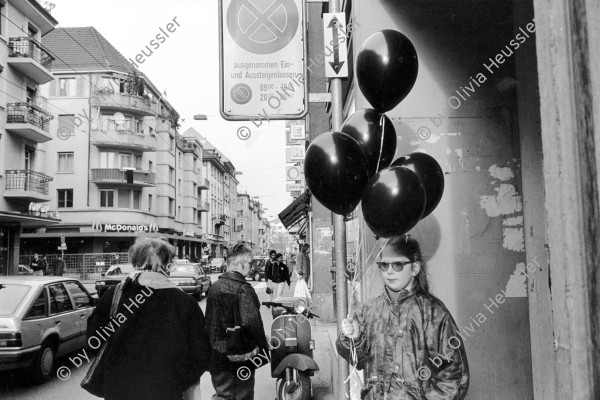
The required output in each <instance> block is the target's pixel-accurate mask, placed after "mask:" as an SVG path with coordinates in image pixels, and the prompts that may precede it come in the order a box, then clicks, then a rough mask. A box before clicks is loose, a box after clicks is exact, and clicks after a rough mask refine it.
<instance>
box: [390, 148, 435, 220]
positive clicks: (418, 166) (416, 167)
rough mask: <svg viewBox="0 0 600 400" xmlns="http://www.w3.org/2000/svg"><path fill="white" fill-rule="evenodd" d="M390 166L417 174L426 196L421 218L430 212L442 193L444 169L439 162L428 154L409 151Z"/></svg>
mask: <svg viewBox="0 0 600 400" xmlns="http://www.w3.org/2000/svg"><path fill="white" fill-rule="evenodd" d="M392 166H394V167H396V166H397V167H406V168H408V169H410V170H411V171H414V172H415V173H416V174H417V176H418V177H419V179H421V182H423V186H424V187H425V195H426V197H427V201H426V203H425V212H424V213H423V218H425V217H426V216H428V215H429V214H431V212H432V211H433V210H434V209H435V208H436V207H437V205H438V204H439V203H440V200H441V199H442V195H443V194H444V171H442V167H440V164H438V162H437V161H436V160H435V158H433V157H431V156H430V155H429V154H425V153H410V154H407V155H405V156H402V157H400V158H399V159H397V160H395V161H394V162H393V163H392Z"/></svg>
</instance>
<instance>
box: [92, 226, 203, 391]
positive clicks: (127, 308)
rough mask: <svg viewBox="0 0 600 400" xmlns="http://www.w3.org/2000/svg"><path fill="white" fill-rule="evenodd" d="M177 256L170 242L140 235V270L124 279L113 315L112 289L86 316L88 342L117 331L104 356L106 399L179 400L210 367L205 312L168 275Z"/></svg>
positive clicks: (136, 260) (133, 252)
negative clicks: (99, 334)
mask: <svg viewBox="0 0 600 400" xmlns="http://www.w3.org/2000/svg"><path fill="white" fill-rule="evenodd" d="M174 256H175V248H174V247H173V246H171V245H170V244H169V243H167V242H166V241H164V240H162V239H158V238H149V237H140V238H138V239H137V240H136V242H135V244H134V245H133V246H132V247H131V248H130V249H129V260H130V262H131V263H132V264H133V266H134V267H135V268H136V269H140V270H142V272H141V273H140V272H137V271H136V272H134V273H133V274H132V275H130V276H129V277H128V278H127V280H126V281H125V284H124V285H123V290H122V294H121V301H120V302H119V306H118V307H117V309H116V314H115V317H113V318H110V306H111V303H112V298H113V295H115V289H114V288H111V289H110V290H109V291H108V292H107V293H106V294H105V295H103V296H102V297H101V298H100V300H99V301H98V303H97V306H96V309H95V310H94V312H93V313H92V315H91V316H90V318H89V320H88V325H87V339H88V342H90V341H91V343H94V340H97V339H99V338H98V332H113V330H114V333H112V334H110V335H109V337H108V338H107V344H106V346H107V347H106V350H105V352H104V355H103V357H106V358H105V361H104V363H103V365H104V368H103V374H104V397H105V398H106V399H107V400H134V399H139V400H181V399H182V397H183V395H184V392H186V391H187V390H188V389H190V390H193V388H194V387H195V385H197V384H198V383H199V381H200V376H201V375H202V374H203V373H204V371H205V370H206V368H207V365H208V361H209V360H210V353H211V349H210V343H209V340H208V334H207V331H206V326H205V319H204V315H203V313H202V310H201V309H200V307H199V305H198V303H197V302H196V301H194V299H193V298H192V297H191V296H189V295H188V294H186V293H184V292H183V291H182V290H181V289H179V288H178V287H177V286H175V285H173V284H172V283H170V282H169V280H168V277H167V274H166V268H167V266H168V265H169V263H171V261H172V259H173V257H174ZM94 337H95V338H96V339H92V338H94Z"/></svg>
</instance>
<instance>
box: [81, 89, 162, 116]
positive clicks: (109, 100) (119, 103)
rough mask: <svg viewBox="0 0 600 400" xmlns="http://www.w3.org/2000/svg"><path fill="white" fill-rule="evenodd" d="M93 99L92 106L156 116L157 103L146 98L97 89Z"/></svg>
mask: <svg viewBox="0 0 600 400" xmlns="http://www.w3.org/2000/svg"><path fill="white" fill-rule="evenodd" d="M94 95H95V96H94V97H92V106H94V107H98V106H100V107H102V108H103V109H106V110H116V111H119V110H127V111H130V112H133V113H137V114H141V115H146V116H150V115H155V114H156V101H154V100H151V99H149V98H146V97H142V96H138V95H134V94H129V93H115V92H114V90H110V89H109V90H102V89H97V90H95V91H94Z"/></svg>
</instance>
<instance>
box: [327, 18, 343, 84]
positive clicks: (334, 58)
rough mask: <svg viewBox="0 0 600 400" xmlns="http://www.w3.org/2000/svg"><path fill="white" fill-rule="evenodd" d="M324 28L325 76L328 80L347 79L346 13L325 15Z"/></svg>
mask: <svg viewBox="0 0 600 400" xmlns="http://www.w3.org/2000/svg"><path fill="white" fill-rule="evenodd" d="M323 27H324V33H323V39H324V55H325V74H326V75H327V77H328V78H346V77H347V76H348V48H347V45H346V42H347V39H348V36H347V34H348V32H347V30H346V15H345V14H344V13H328V14H323Z"/></svg>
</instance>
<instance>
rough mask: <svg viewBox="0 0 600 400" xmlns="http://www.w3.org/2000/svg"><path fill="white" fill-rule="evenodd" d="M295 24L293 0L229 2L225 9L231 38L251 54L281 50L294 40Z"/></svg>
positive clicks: (296, 10)
mask: <svg viewBox="0 0 600 400" xmlns="http://www.w3.org/2000/svg"><path fill="white" fill-rule="evenodd" d="M299 22H300V14H299V10H298V7H297V6H296V3H295V2H294V0H275V1H273V0H233V1H232V2H231V4H230V5H229V8H228V9H227V28H228V29H229V33H230V34H231V37H232V38H233V40H234V41H235V42H236V43H237V44H238V45H239V46H240V47H241V48H242V49H244V50H246V51H249V52H250V53H254V54H271V53H275V52H276V51H279V50H281V49H283V48H284V47H285V46H287V45H288V43H290V42H291V41H292V39H293V38H294V35H295V34H296V32H297V31H298V24H299Z"/></svg>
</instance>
